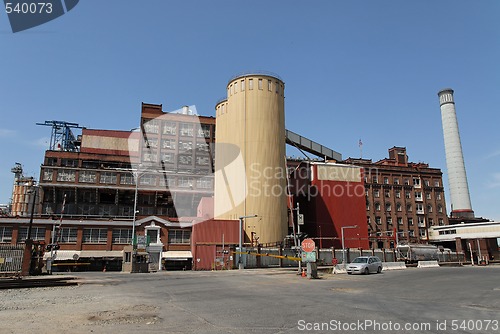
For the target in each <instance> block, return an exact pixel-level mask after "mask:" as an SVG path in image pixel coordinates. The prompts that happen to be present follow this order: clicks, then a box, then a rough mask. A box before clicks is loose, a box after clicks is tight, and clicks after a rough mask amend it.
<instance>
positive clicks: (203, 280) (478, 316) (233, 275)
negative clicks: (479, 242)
mask: <svg viewBox="0 0 500 334" xmlns="http://www.w3.org/2000/svg"><path fill="white" fill-rule="evenodd" d="M76 275H77V276H78V277H79V279H80V280H81V281H82V282H83V284H81V285H79V286H76V287H54V288H39V289H24V290H6V291H0V333H26V332H30V331H34V332H37V333H54V332H57V333H91V332H94V333H112V332H116V333H233V334H240V333H242V334H243V333H259V334H261V333H264V334H265V333H382V332H383V333H500V324H499V323H498V321H500V298H499V297H500V279H499V278H500V266H490V267H461V268H428V269H423V268H410V269H407V270H400V271H387V272H383V273H382V274H377V275H369V276H364V275H360V276H351V275H345V274H338V275H323V276H322V278H321V279H317V280H309V279H306V278H302V277H299V276H297V275H296V274H295V272H291V271H284V270H275V269H272V270H243V271H237V270H234V271H224V272H163V273H156V274H124V273H109V272H107V273H78V274H76ZM445 321H446V322H445ZM406 326H408V327H406ZM406 329H409V330H406Z"/></svg>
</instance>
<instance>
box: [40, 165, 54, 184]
mask: <svg viewBox="0 0 500 334" xmlns="http://www.w3.org/2000/svg"><path fill="white" fill-rule="evenodd" d="M53 175H54V170H53V169H52V168H44V170H43V176H42V180H44V181H52V177H53Z"/></svg>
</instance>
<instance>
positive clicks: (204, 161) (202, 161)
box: [196, 156, 210, 166]
mask: <svg viewBox="0 0 500 334" xmlns="http://www.w3.org/2000/svg"><path fill="white" fill-rule="evenodd" d="M196 164H197V165H199V166H208V165H209V164H210V158H209V157H206V156H196Z"/></svg>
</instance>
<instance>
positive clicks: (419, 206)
mask: <svg viewBox="0 0 500 334" xmlns="http://www.w3.org/2000/svg"><path fill="white" fill-rule="evenodd" d="M415 208H416V209H417V213H418V214H423V213H424V206H423V205H422V203H417V204H415Z"/></svg>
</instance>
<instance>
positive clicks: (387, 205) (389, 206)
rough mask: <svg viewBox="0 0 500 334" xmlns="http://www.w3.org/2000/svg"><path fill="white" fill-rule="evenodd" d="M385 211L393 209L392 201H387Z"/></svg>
mask: <svg viewBox="0 0 500 334" xmlns="http://www.w3.org/2000/svg"><path fill="white" fill-rule="evenodd" d="M385 211H391V203H385Z"/></svg>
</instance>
